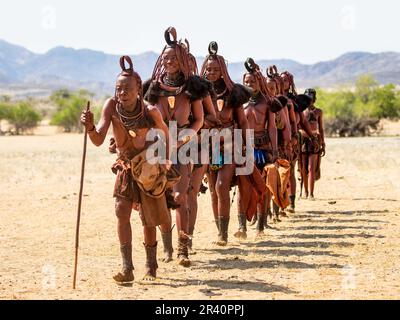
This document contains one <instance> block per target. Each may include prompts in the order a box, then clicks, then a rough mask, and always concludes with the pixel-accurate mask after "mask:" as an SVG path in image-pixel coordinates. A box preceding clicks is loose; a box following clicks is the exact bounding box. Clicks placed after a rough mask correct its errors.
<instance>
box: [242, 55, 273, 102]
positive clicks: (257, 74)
mask: <svg viewBox="0 0 400 320" xmlns="http://www.w3.org/2000/svg"><path fill="white" fill-rule="evenodd" d="M244 66H245V68H246V70H247V71H248V72H247V73H245V74H244V75H243V83H244V79H245V77H246V75H248V74H251V75H252V76H253V77H254V78H255V79H256V81H257V83H258V86H259V88H260V92H261V94H262V96H263V97H264V98H265V100H266V101H267V102H271V93H270V91H269V90H268V85H267V79H266V78H265V77H264V76H263V74H262V72H261V69H260V66H259V65H258V64H256V63H255V62H254V60H253V58H247V60H246V62H245V63H244Z"/></svg>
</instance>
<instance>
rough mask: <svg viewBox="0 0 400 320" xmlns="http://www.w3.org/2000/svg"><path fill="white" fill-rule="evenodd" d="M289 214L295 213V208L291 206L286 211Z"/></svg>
mask: <svg viewBox="0 0 400 320" xmlns="http://www.w3.org/2000/svg"><path fill="white" fill-rule="evenodd" d="M286 210H287V212H289V213H295V210H294V207H292V206H290V207H289V208H288V209H286Z"/></svg>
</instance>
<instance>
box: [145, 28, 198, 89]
mask: <svg viewBox="0 0 400 320" xmlns="http://www.w3.org/2000/svg"><path fill="white" fill-rule="evenodd" d="M171 36H172V39H171ZM164 38H165V41H166V43H167V45H166V46H165V47H164V49H163V51H162V53H161V54H160V56H159V57H158V59H157V62H156V65H155V67H154V70H153V75H152V77H151V78H152V80H156V81H159V80H160V78H161V76H162V75H163V74H164V72H165V70H164V66H163V63H162V58H163V57H162V56H163V54H164V52H165V50H167V49H168V48H173V49H174V50H175V53H176V57H177V60H178V63H179V68H180V71H181V72H182V74H183V76H184V77H185V80H187V79H188V78H189V77H190V75H191V70H190V64H189V59H190V58H189V54H188V50H187V48H186V47H185V45H184V44H183V43H182V42H181V41H179V42H178V41H177V34H176V29H175V28H174V27H169V28H168V29H167V30H165V32H164Z"/></svg>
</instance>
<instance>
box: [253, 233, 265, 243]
mask: <svg viewBox="0 0 400 320" xmlns="http://www.w3.org/2000/svg"><path fill="white" fill-rule="evenodd" d="M264 237H265V233H264V231H259V232H257V234H256V237H255V239H254V240H256V241H257V240H261V239H264Z"/></svg>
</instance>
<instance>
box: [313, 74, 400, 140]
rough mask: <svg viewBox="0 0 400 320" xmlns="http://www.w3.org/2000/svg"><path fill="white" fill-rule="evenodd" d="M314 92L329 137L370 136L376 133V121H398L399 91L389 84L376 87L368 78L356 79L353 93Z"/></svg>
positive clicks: (350, 91)
mask: <svg viewBox="0 0 400 320" xmlns="http://www.w3.org/2000/svg"><path fill="white" fill-rule="evenodd" d="M317 91H318V104H319V105H320V107H322V108H323V110H324V118H325V127H326V133H327V135H330V136H340V137H345V136H366V135H370V134H371V133H373V132H376V131H379V130H380V127H379V121H380V119H383V118H389V119H398V118H399V117H400V94H399V91H398V90H396V87H395V86H394V85H392V84H389V85H385V86H379V84H378V82H377V81H376V80H375V79H374V78H373V77H372V76H370V75H363V76H361V77H359V78H358V79H357V81H356V85H355V88H354V90H350V89H341V90H339V91H335V92H328V91H326V90H323V89H318V90H317Z"/></svg>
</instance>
